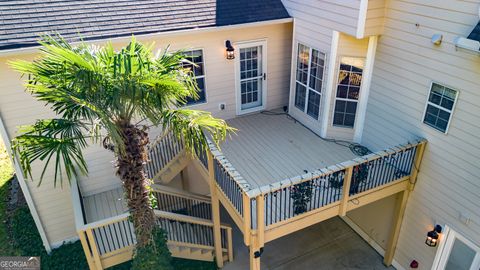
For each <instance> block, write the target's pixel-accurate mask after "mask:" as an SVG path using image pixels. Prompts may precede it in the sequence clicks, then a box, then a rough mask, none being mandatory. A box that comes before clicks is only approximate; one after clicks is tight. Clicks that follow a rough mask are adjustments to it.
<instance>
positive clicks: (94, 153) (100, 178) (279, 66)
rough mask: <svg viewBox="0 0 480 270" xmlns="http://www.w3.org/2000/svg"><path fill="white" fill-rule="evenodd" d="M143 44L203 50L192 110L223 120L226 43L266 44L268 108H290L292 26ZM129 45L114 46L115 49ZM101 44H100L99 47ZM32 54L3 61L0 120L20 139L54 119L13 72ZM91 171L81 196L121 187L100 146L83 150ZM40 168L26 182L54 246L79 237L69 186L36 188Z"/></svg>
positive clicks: (229, 102)
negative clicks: (202, 89)
mask: <svg viewBox="0 0 480 270" xmlns="http://www.w3.org/2000/svg"><path fill="white" fill-rule="evenodd" d="M138 39H139V40H140V41H142V42H146V43H148V42H152V41H155V44H156V48H164V47H166V46H167V45H169V44H170V45H171V46H172V49H181V48H187V49H188V48H199V49H203V53H204V57H205V69H206V71H205V74H206V91H207V103H205V104H201V105H195V106H192V108H195V109H202V110H208V111H211V112H212V113H213V114H214V115H215V116H217V117H222V118H225V119H228V118H233V117H235V113H236V110H235V106H236V103H235V74H234V61H229V60H226V59H225V56H224V53H225V40H227V39H230V40H231V41H232V42H237V41H248V40H259V39H265V40H267V46H268V63H267V64H268V74H267V78H268V81H267V83H268V95H267V109H274V108H278V107H282V106H284V105H287V104H288V94H289V81H290V66H291V65H290V60H291V44H292V42H291V40H292V23H282V24H272V25H265V26H251V27H244V28H241V29H240V28H238V29H237V28H236V29H228V30H227V29H224V30H216V31H210V32H208V31H207V32H201V33H194V34H193V33H191V34H183V35H171V36H165V35H162V36H159V37H148V38H140V37H139V38H138ZM127 42H128V38H127V39H124V40H123V41H122V42H120V41H118V42H117V41H116V42H115V43H114V46H115V47H117V48H118V47H121V46H123V45H125V44H126V43H127ZM101 43H102V42H98V44H101ZM34 56H35V55H34V54H25V53H21V54H20V53H19V54H9V55H8V56H0V91H1V98H0V117H2V120H3V121H4V124H5V126H6V129H7V132H8V134H9V136H10V137H11V138H13V137H14V136H15V135H16V130H17V127H18V126H19V125H26V124H32V123H33V122H34V121H35V120H36V119H39V118H51V117H54V115H53V113H52V112H51V111H50V110H49V109H48V108H46V107H45V106H44V105H43V103H41V102H37V101H35V99H34V98H32V97H31V96H30V95H29V94H27V93H25V92H24V91H23V86H22V81H21V79H20V75H19V74H17V73H16V72H14V71H12V70H11V69H10V68H9V67H8V66H7V62H8V61H10V60H13V59H18V58H21V59H28V60H31V59H33V57H34ZM219 103H225V104H226V109H225V110H224V111H220V110H219ZM85 157H86V160H87V163H88V166H89V177H81V178H80V179H79V185H80V187H81V190H82V193H83V195H92V194H95V193H98V192H102V191H106V190H109V189H111V188H114V187H116V186H118V185H119V184H120V181H119V180H118V178H117V177H116V176H115V175H114V168H113V165H112V163H111V161H112V159H113V155H112V154H111V153H109V152H108V151H106V150H104V149H102V148H101V147H98V146H94V147H90V148H88V149H87V150H86V151H85ZM41 168H42V164H40V163H36V164H34V181H28V185H29V188H30V192H31V193H32V198H33V201H34V203H35V206H36V208H37V210H38V214H39V216H40V219H41V222H42V223H43V225H44V227H45V231H46V234H47V238H48V241H49V242H50V243H61V241H63V240H66V239H69V238H72V237H75V236H76V233H75V226H74V217H73V211H72V202H71V197H70V191H69V186H68V183H67V182H65V183H64V187H63V189H62V188H61V187H57V188H56V189H54V188H53V180H52V174H53V172H52V171H51V170H50V171H48V172H47V175H46V177H45V180H44V183H43V184H42V185H41V186H40V187H37V184H38V177H39V175H40V172H39V171H40V169H41Z"/></svg>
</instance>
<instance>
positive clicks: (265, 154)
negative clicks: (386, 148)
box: [221, 113, 356, 187]
mask: <svg viewBox="0 0 480 270" xmlns="http://www.w3.org/2000/svg"><path fill="white" fill-rule="evenodd" d="M228 124H229V125H231V126H233V127H235V128H237V129H238V131H237V132H236V134H234V135H232V136H231V137H230V138H227V140H226V141H225V142H224V143H223V144H222V145H221V151H222V152H223V153H224V155H225V157H226V158H227V159H228V160H229V161H230V163H231V164H232V165H233V167H235V169H236V170H237V171H238V172H239V173H240V175H242V176H243V178H245V180H246V181H248V182H249V183H250V185H251V186H253V187H259V186H263V185H268V184H272V183H276V182H279V181H282V180H284V179H287V178H291V177H295V176H298V175H301V174H304V170H307V171H314V170H317V169H320V168H325V167H328V166H330V165H333V164H337V163H340V162H344V161H347V160H350V159H353V158H355V157H356V156H355V155H354V154H353V153H352V152H351V151H350V149H348V148H347V147H344V146H341V145H338V144H336V143H334V142H329V141H325V140H322V139H321V138H320V137H318V136H317V135H316V134H314V133H313V132H312V131H310V130H309V129H307V128H305V127H304V126H303V125H301V124H300V123H299V122H296V121H295V120H294V119H292V118H290V117H288V116H286V115H267V114H261V113H257V114H251V115H247V116H242V117H237V118H234V119H231V120H228Z"/></svg>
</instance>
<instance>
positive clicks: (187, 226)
mask: <svg viewBox="0 0 480 270" xmlns="http://www.w3.org/2000/svg"><path fill="white" fill-rule="evenodd" d="M154 211H155V216H156V224H157V225H158V226H160V227H161V228H162V229H163V230H165V232H166V236H167V240H168V244H169V245H176V246H179V247H189V248H199V249H202V248H204V249H206V250H213V249H214V241H213V222H211V221H209V220H205V219H200V218H195V217H190V216H185V215H180V214H175V213H170V212H165V211H160V210H154ZM129 216H130V214H129V213H125V214H122V215H119V216H115V217H112V218H108V219H104V220H100V221H96V222H92V223H88V224H85V225H82V226H81V227H80V228H78V233H79V235H80V240H81V241H82V245H83V247H84V250H85V254H86V256H87V260H88V261H89V265H90V264H91V265H93V266H94V268H92V266H90V269H104V268H107V267H110V266H113V265H116V264H120V263H122V262H125V261H128V260H130V259H131V258H132V254H133V249H134V246H135V244H136V237H135V233H134V228H133V224H132V223H131V222H130V221H129ZM221 237H222V241H221V243H222V249H223V252H224V253H226V255H227V256H228V258H232V257H233V250H232V228H231V227H230V226H228V225H223V224H222V225H221ZM218 259H220V260H223V258H217V260H218Z"/></svg>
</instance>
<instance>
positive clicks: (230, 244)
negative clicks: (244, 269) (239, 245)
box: [227, 228, 233, 262]
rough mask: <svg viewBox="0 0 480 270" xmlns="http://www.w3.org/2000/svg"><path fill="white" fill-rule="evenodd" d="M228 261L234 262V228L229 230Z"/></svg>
mask: <svg viewBox="0 0 480 270" xmlns="http://www.w3.org/2000/svg"><path fill="white" fill-rule="evenodd" d="M227 245H228V261H229V262H233V237H232V228H228V229H227Z"/></svg>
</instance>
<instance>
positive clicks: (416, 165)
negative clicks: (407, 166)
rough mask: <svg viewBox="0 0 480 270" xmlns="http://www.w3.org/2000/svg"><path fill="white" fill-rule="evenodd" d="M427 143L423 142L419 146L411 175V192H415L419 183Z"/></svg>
mask: <svg viewBox="0 0 480 270" xmlns="http://www.w3.org/2000/svg"><path fill="white" fill-rule="evenodd" d="M426 145H427V142H426V141H423V142H421V143H420V144H419V145H418V146H417V152H416V153H415V159H414V161H413V167H412V171H411V173H410V188H409V189H410V191H413V188H414V187H415V183H416V182H417V176H418V172H419V171H420V165H421V164H422V159H423V153H424V152H425V147H426Z"/></svg>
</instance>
